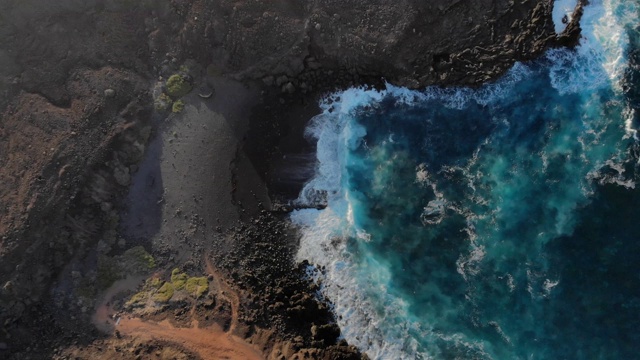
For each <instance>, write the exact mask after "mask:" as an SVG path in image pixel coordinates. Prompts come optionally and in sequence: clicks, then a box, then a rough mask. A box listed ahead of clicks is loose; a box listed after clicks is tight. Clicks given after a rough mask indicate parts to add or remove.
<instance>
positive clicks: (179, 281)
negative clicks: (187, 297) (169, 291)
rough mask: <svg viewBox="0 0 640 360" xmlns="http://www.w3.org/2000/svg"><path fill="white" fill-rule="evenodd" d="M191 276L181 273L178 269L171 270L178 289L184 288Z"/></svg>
mask: <svg viewBox="0 0 640 360" xmlns="http://www.w3.org/2000/svg"><path fill="white" fill-rule="evenodd" d="M188 278H189V276H188V275H187V274H185V273H181V272H180V270H178V269H173V271H172V272H171V283H172V284H173V287H174V288H175V289H176V290H182V289H183V288H184V286H185V284H186V283H187V279H188Z"/></svg>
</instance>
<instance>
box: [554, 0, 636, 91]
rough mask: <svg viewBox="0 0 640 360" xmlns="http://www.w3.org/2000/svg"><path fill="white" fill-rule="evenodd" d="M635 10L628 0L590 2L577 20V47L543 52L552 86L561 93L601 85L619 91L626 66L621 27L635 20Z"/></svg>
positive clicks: (623, 31)
mask: <svg viewBox="0 0 640 360" xmlns="http://www.w3.org/2000/svg"><path fill="white" fill-rule="evenodd" d="M637 11H638V9H637V6H636V4H634V2H632V1H619V0H617V1H616V0H593V1H591V2H590V4H589V5H588V6H586V7H585V8H584V13H583V15H582V19H581V21H580V26H581V28H582V38H581V40H580V45H579V46H578V47H577V49H576V50H568V49H552V50H549V51H547V54H546V56H547V58H548V59H549V60H550V63H551V71H550V73H549V74H550V76H551V82H552V84H553V86H554V87H555V88H556V89H557V90H558V91H559V92H560V93H561V94H568V93H578V92H585V91H587V90H591V89H593V90H595V89H598V88H601V87H603V86H612V87H613V88H614V90H618V91H620V90H621V86H620V81H621V79H622V76H623V75H624V71H625V69H626V68H627V59H626V57H625V55H624V52H625V49H626V48H627V46H628V44H629V39H628V36H627V34H626V32H625V26H628V25H630V24H633V23H635V22H637V13H638V12H637Z"/></svg>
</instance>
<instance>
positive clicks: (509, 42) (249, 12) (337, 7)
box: [180, 0, 556, 88]
mask: <svg viewBox="0 0 640 360" xmlns="http://www.w3.org/2000/svg"><path fill="white" fill-rule="evenodd" d="M180 11H181V14H183V16H184V19H185V26H184V27H183V28H182V30H181V35H180V36H181V39H182V42H183V44H182V45H183V48H184V49H185V50H186V53H187V54H188V56H196V57H199V58H202V59H203V60H206V61H210V62H211V63H213V64H215V65H216V66H217V67H219V68H221V69H223V71H225V72H228V73H231V74H234V75H235V76H237V77H239V78H247V77H249V78H263V77H265V76H271V75H274V74H276V75H278V74H280V75H285V76H288V77H297V76H299V75H300V74H301V73H304V72H308V71H317V70H318V69H321V68H324V69H334V70H335V69H341V68H344V69H347V70H351V71H353V74H352V75H356V74H357V75H359V77H362V76H366V75H377V76H383V77H385V79H386V80H387V81H390V82H392V83H394V84H398V85H404V86H409V87H413V88H417V87H424V86H426V85H432V84H446V85H451V84H464V85H475V84H479V83H481V82H483V81H486V80H488V79H491V78H494V77H496V76H497V75H499V74H501V73H502V72H503V71H505V70H506V69H507V68H508V67H509V66H511V65H512V64H513V62H514V61H516V60H524V59H529V58H531V57H533V56H535V55H537V54H540V53H541V52H542V51H543V50H544V49H545V48H546V47H547V46H548V45H549V44H551V43H554V42H555V41H556V35H555V33H554V28H553V23H552V20H551V16H550V14H551V11H552V5H551V2H549V1H544V2H543V1H530V0H524V1H508V0H481V1H474V2H473V3H471V2H465V1H460V0H458V1H449V0H437V1H417V0H413V1H400V2H398V1H386V0H377V1H361V0H347V1H335V0H319V1H313V2H312V1H309V2H300V1H295V0H280V1H275V2H274V1H255V2H242V3H237V2H230V1H220V2H219V3H218V4H216V6H212V5H208V4H206V2H204V1H202V0H200V1H194V2H191V3H190V4H183V5H182V6H181V10H180ZM309 57H311V58H312V59H313V60H312V61H310V62H305V61H304V60H305V58H306V59H309ZM324 75H327V74H324ZM357 80H358V79H356V82H357ZM294 85H295V84H294Z"/></svg>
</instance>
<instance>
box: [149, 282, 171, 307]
mask: <svg viewBox="0 0 640 360" xmlns="http://www.w3.org/2000/svg"><path fill="white" fill-rule="evenodd" d="M174 292H175V289H174V288H173V285H171V284H170V283H168V282H166V283H164V285H162V286H161V287H160V289H158V291H157V292H156V293H155V294H154V295H153V300H155V301H157V302H161V303H165V302H168V301H169V300H171V298H172V297H173V293H174Z"/></svg>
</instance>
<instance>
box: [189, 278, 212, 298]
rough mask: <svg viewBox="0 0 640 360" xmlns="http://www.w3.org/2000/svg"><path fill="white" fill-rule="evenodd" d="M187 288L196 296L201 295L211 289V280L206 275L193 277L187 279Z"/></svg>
mask: <svg viewBox="0 0 640 360" xmlns="http://www.w3.org/2000/svg"><path fill="white" fill-rule="evenodd" d="M184 288H185V290H187V292H188V293H189V294H191V295H193V296H195V297H196V298H199V297H201V296H202V295H204V294H206V293H207V292H208V291H209V280H207V278H206V277H204V276H203V277H192V278H189V279H187V283H186V284H185V286H184Z"/></svg>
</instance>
